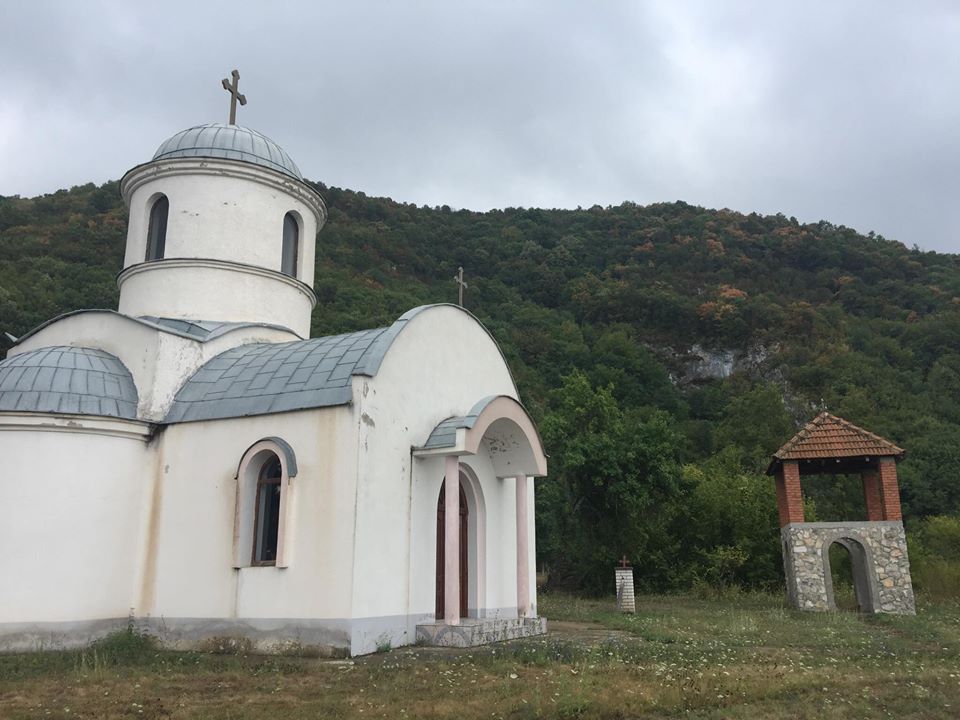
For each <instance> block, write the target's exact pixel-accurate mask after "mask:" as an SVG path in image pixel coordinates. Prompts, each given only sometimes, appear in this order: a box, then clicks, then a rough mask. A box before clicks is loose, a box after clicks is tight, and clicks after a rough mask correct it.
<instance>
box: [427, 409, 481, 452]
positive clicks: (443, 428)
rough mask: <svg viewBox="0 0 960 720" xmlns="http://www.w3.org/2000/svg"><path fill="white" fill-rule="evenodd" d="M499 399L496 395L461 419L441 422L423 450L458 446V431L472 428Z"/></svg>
mask: <svg viewBox="0 0 960 720" xmlns="http://www.w3.org/2000/svg"><path fill="white" fill-rule="evenodd" d="M496 399H497V396H496V395H489V396H487V397H485V398H483V399H482V400H479V401H477V403H476V404H475V405H474V406H473V407H472V408H470V412H469V413H467V414H466V415H461V416H459V417H449V418H447V419H446V420H443V421H442V422H440V423H439V424H438V425H437V426H436V427H435V428H434V429H433V431H432V432H431V433H430V437H428V438H427V442H425V443H424V444H423V447H422V448H421V449H422V450H431V449H433V448H446V447H453V446H454V445H456V444H457V430H458V429H459V428H468V429H469V428H472V427H473V426H474V424H475V423H476V422H477V418H478V417H480V413H482V412H483V411H484V409H485V408H486V407H487V405H489V404H490V403H491V402H493V401H494V400H496Z"/></svg>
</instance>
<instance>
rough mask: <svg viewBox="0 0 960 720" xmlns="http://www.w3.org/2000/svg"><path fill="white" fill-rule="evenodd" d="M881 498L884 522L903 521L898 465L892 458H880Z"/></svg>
mask: <svg viewBox="0 0 960 720" xmlns="http://www.w3.org/2000/svg"><path fill="white" fill-rule="evenodd" d="M879 474H880V498H881V502H882V504H883V519H884V520H902V519H903V515H901V513H900V486H899V485H898V484H897V463H896V461H895V460H894V459H893V458H892V457H883V458H880V473H879Z"/></svg>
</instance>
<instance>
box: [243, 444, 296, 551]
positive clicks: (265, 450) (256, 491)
mask: <svg viewBox="0 0 960 720" xmlns="http://www.w3.org/2000/svg"><path fill="white" fill-rule="evenodd" d="M296 475H297V457H296V455H295V454H294V452H293V448H292V447H290V445H289V443H287V442H286V441H285V440H283V439H282V438H278V437H268V438H263V439H262V440H258V441H257V442H255V443H254V444H253V445H251V446H250V447H249V448H248V449H247V451H246V452H245V453H244V454H243V457H242V458H241V459H240V465H239V467H238V468H237V475H236V479H237V504H236V516H235V519H234V527H233V543H234V544H233V566H234V567H235V568H246V567H250V566H251V565H252V566H270V567H274V566H275V567H278V568H283V567H287V566H288V565H289V564H290V551H291V547H290V537H288V536H289V530H288V529H287V528H286V522H287V521H286V517H287V513H288V512H289V511H290V504H291V502H292V497H293V496H292V494H291V485H290V481H291V480H292V479H293V478H294V477H296Z"/></svg>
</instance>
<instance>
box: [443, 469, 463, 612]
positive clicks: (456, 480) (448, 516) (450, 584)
mask: <svg viewBox="0 0 960 720" xmlns="http://www.w3.org/2000/svg"><path fill="white" fill-rule="evenodd" d="M443 482H444V503H443V619H444V621H445V622H446V623H448V624H450V625H459V624H460V458H459V457H457V456H456V455H447V457H446V464H445V467H444V481H443Z"/></svg>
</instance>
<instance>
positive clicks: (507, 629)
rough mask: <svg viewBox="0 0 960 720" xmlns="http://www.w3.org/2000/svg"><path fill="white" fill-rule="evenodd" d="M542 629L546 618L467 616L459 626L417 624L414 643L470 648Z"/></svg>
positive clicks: (532, 634)
mask: <svg viewBox="0 0 960 720" xmlns="http://www.w3.org/2000/svg"><path fill="white" fill-rule="evenodd" d="M546 632H547V619H546V618H542V617H535V618H512V619H509V620H494V619H479V620H478V619H474V618H467V619H464V620H461V621H460V624H459V625H448V624H447V623H444V622H434V623H425V624H423V625H417V643H418V644H421V645H433V646H438V647H474V646H476V645H487V644H489V643H495V642H502V641H504V640H516V639H518V638H525V637H533V636H534V635H543V634H544V633H546Z"/></svg>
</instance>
